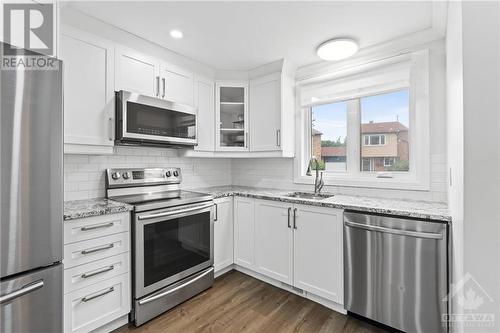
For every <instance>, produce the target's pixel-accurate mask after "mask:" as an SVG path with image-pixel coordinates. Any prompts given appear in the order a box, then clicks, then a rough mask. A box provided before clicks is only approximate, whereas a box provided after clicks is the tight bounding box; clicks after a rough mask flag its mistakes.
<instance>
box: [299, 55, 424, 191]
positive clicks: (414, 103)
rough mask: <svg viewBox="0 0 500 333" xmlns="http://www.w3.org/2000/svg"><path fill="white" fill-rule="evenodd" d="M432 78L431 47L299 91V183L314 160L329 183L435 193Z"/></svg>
mask: <svg viewBox="0 0 500 333" xmlns="http://www.w3.org/2000/svg"><path fill="white" fill-rule="evenodd" d="M428 76H429V73H428V51H427V50H426V51H420V52H415V53H412V54H406V55H402V56H397V57H394V59H391V63H390V64H384V65H381V66H380V67H379V66H376V65H373V68H370V69H369V70H366V71H355V70H354V69H353V74H352V75H343V76H341V77H339V78H334V79H331V80H327V81H318V82H313V83H309V84H304V85H303V86H299V102H300V104H301V109H300V116H301V122H300V123H299V124H297V131H298V133H299V134H300V135H299V136H298V139H297V153H296V158H295V169H294V170H295V182H296V183H312V182H313V181H314V179H313V178H314V177H310V176H307V175H305V171H306V169H307V163H308V161H309V160H310V158H311V157H312V156H314V157H316V158H317V160H318V161H319V163H318V168H319V170H321V171H323V179H324V181H325V183H326V185H330V184H331V185H339V186H364V187H379V188H401V189H428V186H429V145H428V143H429V124H428V119H429V114H428V113H429V110H428V108H429V106H428V103H429V101H428V86H429V82H428V80H429V78H428ZM300 138H302V139H300ZM311 167H312V168H313V169H315V168H316V165H314V164H313V165H311ZM313 175H314V174H313Z"/></svg>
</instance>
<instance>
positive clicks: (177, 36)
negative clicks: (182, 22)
mask: <svg viewBox="0 0 500 333" xmlns="http://www.w3.org/2000/svg"><path fill="white" fill-rule="evenodd" d="M170 36H172V37H173V38H175V39H181V38H182V37H183V36H184V34H183V33H182V31H180V30H170Z"/></svg>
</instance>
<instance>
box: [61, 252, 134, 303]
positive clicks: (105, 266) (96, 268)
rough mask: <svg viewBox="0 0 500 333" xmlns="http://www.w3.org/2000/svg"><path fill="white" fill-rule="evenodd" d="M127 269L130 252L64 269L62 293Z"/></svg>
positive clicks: (110, 276)
mask: <svg viewBox="0 0 500 333" xmlns="http://www.w3.org/2000/svg"><path fill="white" fill-rule="evenodd" d="M129 271H130V252H125V253H122V254H119V255H117V256H112V257H108V258H106V259H101V260H97V261H93V262H90V263H88V264H84V265H80V266H76V267H73V268H69V269H66V270H65V271H64V293H65V294H67V293H70V292H72V291H75V290H77V289H80V288H84V287H87V286H90V285H91V284H94V283H98V282H101V281H103V280H107V279H110V278H112V277H114V276H117V275H121V274H124V273H127V272H129Z"/></svg>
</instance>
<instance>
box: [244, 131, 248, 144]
mask: <svg viewBox="0 0 500 333" xmlns="http://www.w3.org/2000/svg"><path fill="white" fill-rule="evenodd" d="M245 148H248V132H246V133H245Z"/></svg>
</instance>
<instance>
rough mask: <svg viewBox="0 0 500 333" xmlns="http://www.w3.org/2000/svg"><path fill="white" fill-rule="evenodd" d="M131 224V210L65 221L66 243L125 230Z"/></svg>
mask: <svg viewBox="0 0 500 333" xmlns="http://www.w3.org/2000/svg"><path fill="white" fill-rule="evenodd" d="M129 224H130V213H129V212H126V213H119V214H109V215H100V216H93V217H86V218H82V219H76V220H69V221H65V222H64V244H70V243H75V242H79V241H83V240H87V239H92V238H97V237H102V236H107V235H112V234H117V233H120V232H125V231H128V230H129V228H130V227H129Z"/></svg>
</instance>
